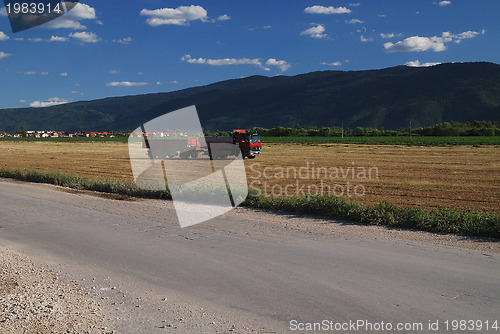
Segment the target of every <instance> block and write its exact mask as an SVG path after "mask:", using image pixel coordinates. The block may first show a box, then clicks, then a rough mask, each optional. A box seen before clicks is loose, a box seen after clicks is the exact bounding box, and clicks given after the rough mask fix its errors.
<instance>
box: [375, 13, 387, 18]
mask: <svg viewBox="0 0 500 334" xmlns="http://www.w3.org/2000/svg"><path fill="white" fill-rule="evenodd" d="M377 16H378V17H382V18H384V17H387V15H385V14H378V15H377Z"/></svg>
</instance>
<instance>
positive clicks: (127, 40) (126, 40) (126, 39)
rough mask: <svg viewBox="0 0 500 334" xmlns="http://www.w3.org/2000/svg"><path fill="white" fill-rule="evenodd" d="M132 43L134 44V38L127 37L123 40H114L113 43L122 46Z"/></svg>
mask: <svg viewBox="0 0 500 334" xmlns="http://www.w3.org/2000/svg"><path fill="white" fill-rule="evenodd" d="M131 42H132V37H125V38H122V39H114V40H113V43H120V44H123V45H127V44H130V43H131Z"/></svg>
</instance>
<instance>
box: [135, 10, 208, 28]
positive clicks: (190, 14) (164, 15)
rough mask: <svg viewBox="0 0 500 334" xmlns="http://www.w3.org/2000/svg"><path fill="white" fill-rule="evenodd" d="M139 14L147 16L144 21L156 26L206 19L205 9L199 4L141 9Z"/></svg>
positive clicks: (182, 24) (184, 23) (185, 23)
mask: <svg viewBox="0 0 500 334" xmlns="http://www.w3.org/2000/svg"><path fill="white" fill-rule="evenodd" d="M140 15H143V16H149V18H148V19H147V20H146V22H147V23H148V24H149V25H150V26H152V27H157V26H161V25H165V24H173V25H179V26H184V25H188V24H189V21H196V20H201V21H207V20H208V16H207V11H206V10H205V8H203V7H201V6H194V5H191V6H179V7H177V8H160V9H155V10H149V9H143V10H141V12H140Z"/></svg>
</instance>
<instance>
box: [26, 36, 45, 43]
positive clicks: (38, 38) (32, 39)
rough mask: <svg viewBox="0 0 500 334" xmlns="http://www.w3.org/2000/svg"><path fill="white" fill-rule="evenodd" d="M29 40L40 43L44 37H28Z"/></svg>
mask: <svg viewBox="0 0 500 334" xmlns="http://www.w3.org/2000/svg"><path fill="white" fill-rule="evenodd" d="M28 41H30V42H33V43H40V42H43V38H40V37H35V38H28Z"/></svg>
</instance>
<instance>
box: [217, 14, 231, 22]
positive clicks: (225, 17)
mask: <svg viewBox="0 0 500 334" xmlns="http://www.w3.org/2000/svg"><path fill="white" fill-rule="evenodd" d="M217 20H219V21H227V20H231V16H229V15H227V14H224V15H221V16H219V17H218V18H217Z"/></svg>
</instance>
